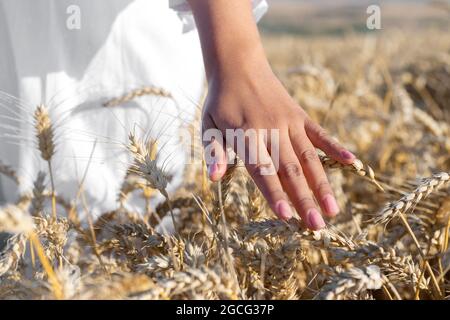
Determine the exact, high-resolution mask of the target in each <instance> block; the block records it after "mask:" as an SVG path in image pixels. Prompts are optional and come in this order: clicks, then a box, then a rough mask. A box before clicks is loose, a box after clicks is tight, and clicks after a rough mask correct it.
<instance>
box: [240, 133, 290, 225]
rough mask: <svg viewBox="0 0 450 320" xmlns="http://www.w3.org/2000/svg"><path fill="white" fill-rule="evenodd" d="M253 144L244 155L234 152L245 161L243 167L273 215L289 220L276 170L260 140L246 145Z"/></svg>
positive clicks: (287, 204) (286, 205)
mask: <svg viewBox="0 0 450 320" xmlns="http://www.w3.org/2000/svg"><path fill="white" fill-rule="evenodd" d="M252 143H255V144H256V147H255V146H250V147H247V146H246V148H245V153H246V154H242V152H241V150H239V149H237V150H236V152H237V153H238V156H239V157H240V158H241V159H245V160H244V162H245V167H246V168H247V171H248V172H249V174H250V176H251V177H252V179H253V180H254V181H255V184H256V185H257V186H258V188H259V190H260V191H261V193H262V194H263V196H264V198H265V199H266V200H267V202H268V204H269V206H270V207H271V209H272V210H273V212H275V214H276V215H277V216H278V217H279V218H280V219H282V220H289V219H290V218H292V216H293V212H292V209H291V206H290V205H289V202H288V198H287V196H286V194H285V192H284V191H283V187H282V186H281V182H280V179H279V178H278V175H277V173H276V168H275V166H274V164H273V161H272V159H271V157H270V155H269V153H268V151H267V147H266V144H265V143H264V141H263V140H262V139H258V141H251V140H249V141H247V143H246V144H252Z"/></svg>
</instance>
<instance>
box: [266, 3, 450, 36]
mask: <svg viewBox="0 0 450 320" xmlns="http://www.w3.org/2000/svg"><path fill="white" fill-rule="evenodd" d="M268 2H269V4H270V10H269V12H268V14H267V15H266V16H265V17H264V19H263V20H262V21H261V23H260V26H261V29H262V31H263V32H264V34H272V35H273V34H295V35H302V36H309V37H311V36H318V35H334V36H341V35H343V34H348V33H366V32H370V30H368V29H367V28H366V19H367V14H366V9H367V7H368V6H369V5H374V4H375V5H379V6H380V8H381V14H382V27H383V29H385V30H386V29H387V30H392V29H418V28H419V29H424V28H439V29H441V30H443V31H447V32H448V31H449V30H450V18H449V17H450V2H448V1H430V0H386V1H366V0H339V1H333V0H316V1H304V0H268Z"/></svg>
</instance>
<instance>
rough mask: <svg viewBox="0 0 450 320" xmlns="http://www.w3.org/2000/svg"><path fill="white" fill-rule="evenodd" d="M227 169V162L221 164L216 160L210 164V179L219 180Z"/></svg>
mask: <svg viewBox="0 0 450 320" xmlns="http://www.w3.org/2000/svg"><path fill="white" fill-rule="evenodd" d="M226 171H227V165H226V164H219V163H217V162H214V163H212V164H210V165H209V166H208V176H209V179H210V180H211V181H213V182H217V181H219V180H220V179H222V177H223V176H224V174H225V172H226Z"/></svg>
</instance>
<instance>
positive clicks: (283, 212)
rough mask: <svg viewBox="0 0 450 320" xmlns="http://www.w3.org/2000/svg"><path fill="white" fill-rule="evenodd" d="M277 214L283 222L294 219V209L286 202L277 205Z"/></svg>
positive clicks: (281, 201)
mask: <svg viewBox="0 0 450 320" xmlns="http://www.w3.org/2000/svg"><path fill="white" fill-rule="evenodd" d="M275 213H276V215H277V216H278V217H279V218H280V219H281V220H285V221H287V220H289V219H291V218H292V217H293V213H292V209H291V206H290V205H289V203H288V202H287V201H286V200H279V201H278V202H277V203H276V204H275Z"/></svg>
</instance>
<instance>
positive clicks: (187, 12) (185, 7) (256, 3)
mask: <svg viewBox="0 0 450 320" xmlns="http://www.w3.org/2000/svg"><path fill="white" fill-rule="evenodd" d="M211 1H214V0H211ZM252 4H253V15H254V16H255V20H256V21H259V20H260V19H261V18H262V16H263V15H264V14H265V13H266V11H267V9H268V5H267V2H266V0H252ZM169 5H170V7H171V8H172V9H174V10H175V11H177V12H178V15H179V17H180V19H181V21H182V22H183V30H184V31H185V32H187V31H191V30H192V29H194V28H195V21H194V18H193V16H192V12H191V9H190V7H189V4H188V3H187V1H186V0H169Z"/></svg>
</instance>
